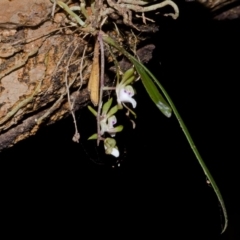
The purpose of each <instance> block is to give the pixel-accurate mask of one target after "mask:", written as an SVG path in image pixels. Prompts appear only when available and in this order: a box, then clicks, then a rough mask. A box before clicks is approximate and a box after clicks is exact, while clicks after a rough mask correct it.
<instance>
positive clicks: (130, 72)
mask: <svg viewBox="0 0 240 240" xmlns="http://www.w3.org/2000/svg"><path fill="white" fill-rule="evenodd" d="M131 77H134V68H129V69H128V70H127V71H126V72H125V73H124V74H123V77H122V81H121V83H122V84H124V82H125V81H127V80H128V79H129V78H131Z"/></svg>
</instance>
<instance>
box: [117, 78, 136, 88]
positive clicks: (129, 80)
mask: <svg viewBox="0 0 240 240" xmlns="http://www.w3.org/2000/svg"><path fill="white" fill-rule="evenodd" d="M135 79H136V77H135V76H132V77H130V78H128V79H127V80H126V81H125V82H122V81H121V82H120V84H121V85H125V86H126V85H128V84H130V83H132V82H133V81H134V80H135Z"/></svg>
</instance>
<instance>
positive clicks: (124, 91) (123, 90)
mask: <svg viewBox="0 0 240 240" xmlns="http://www.w3.org/2000/svg"><path fill="white" fill-rule="evenodd" d="M116 93H117V102H118V104H119V105H120V106H121V105H122V103H123V102H124V103H127V102H129V103H131V104H132V106H133V108H135V107H136V106H137V102H136V100H135V99H133V98H132V97H133V96H134V90H133V87H132V86H131V85H127V86H124V85H122V84H119V86H117V87H116Z"/></svg>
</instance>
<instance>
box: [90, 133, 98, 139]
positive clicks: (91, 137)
mask: <svg viewBox="0 0 240 240" xmlns="http://www.w3.org/2000/svg"><path fill="white" fill-rule="evenodd" d="M97 137H98V136H97V133H94V134H93V135H92V136H90V137H89V138H88V140H95V139H97Z"/></svg>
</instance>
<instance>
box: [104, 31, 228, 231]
mask: <svg viewBox="0 0 240 240" xmlns="http://www.w3.org/2000/svg"><path fill="white" fill-rule="evenodd" d="M103 40H104V41H105V42H106V43H108V44H109V45H111V46H113V47H115V48H116V49H118V50H119V51H120V52H121V53H123V54H124V55H125V56H126V57H127V58H128V59H129V60H130V61H133V59H135V58H134V57H133V56H132V55H130V54H129V53H128V52H127V51H126V50H125V49H123V48H122V47H120V46H119V45H118V44H117V43H116V42H115V41H114V40H113V39H111V38H110V37H109V36H108V35H104V36H103ZM136 61H137V60H136ZM138 63H139V62H138ZM137 65H138V64H137ZM140 66H142V67H143V69H144V70H145V72H146V73H148V75H149V76H150V77H151V78H152V79H153V80H154V81H155V83H156V84H157V85H158V87H159V88H160V89H161V91H162V93H163V95H164V96H165V97H166V99H167V101H168V103H169V105H170V106H171V108H172V110H173V113H174V114H175V116H176V118H177V120H178V122H179V124H180V126H181V128H182V130H183V133H184V135H185V137H186V138H187V141H188V143H189V145H190V146H191V148H192V151H193V152H194V154H195V157H196V158H197V160H198V162H199V164H200V166H201V168H202V169H203V172H204V173H205V175H206V176H207V178H208V180H209V182H210V183H211V185H212V187H213V190H214V192H215V193H216V195H217V198H218V201H219V202H220V205H221V207H222V210H223V215H224V219H225V224H224V226H223V229H222V233H223V232H225V230H226V228H227V226H228V214H227V210H226V207H225V203H224V200H223V197H222V195H221V192H220V190H219V188H218V186H217V184H216V182H215V180H214V178H213V177H212V175H211V173H210V171H209V170H208V168H207V166H206V164H205V162H204V161H203V159H202V157H201V155H200V153H199V152H198V150H197V147H196V145H195V144H194V142H193V139H192V137H191V135H190V133H189V131H188V129H187V127H186V125H185V124H184V122H183V120H182V118H181V116H180V114H179V113H178V111H177V108H176V107H175V105H174V103H173V101H172V99H171V98H170V96H169V95H168V93H167V92H166V90H165V89H164V87H163V86H162V85H161V84H160V82H158V81H157V79H156V78H155V77H154V75H153V74H152V73H151V72H150V71H149V70H148V69H147V68H146V67H145V66H144V65H142V64H140ZM140 70H141V69H140Z"/></svg>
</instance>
